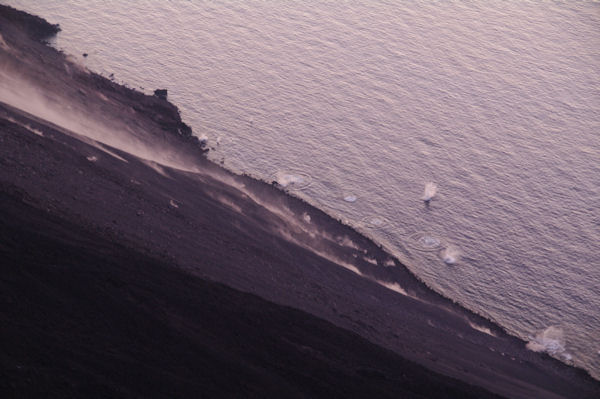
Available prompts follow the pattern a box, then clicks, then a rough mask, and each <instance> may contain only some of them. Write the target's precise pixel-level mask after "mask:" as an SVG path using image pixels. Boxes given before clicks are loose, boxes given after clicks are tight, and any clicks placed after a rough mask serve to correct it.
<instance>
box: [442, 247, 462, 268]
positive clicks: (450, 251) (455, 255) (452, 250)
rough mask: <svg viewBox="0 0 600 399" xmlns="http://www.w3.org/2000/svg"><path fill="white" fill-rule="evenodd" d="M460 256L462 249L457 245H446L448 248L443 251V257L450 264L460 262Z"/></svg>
mask: <svg viewBox="0 0 600 399" xmlns="http://www.w3.org/2000/svg"><path fill="white" fill-rule="evenodd" d="M459 257H460V251H459V249H458V248H456V247H446V249H444V250H443V251H442V259H443V260H444V262H445V263H446V264H448V265H453V264H455V263H456V262H458V259H459Z"/></svg>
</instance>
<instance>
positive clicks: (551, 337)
mask: <svg viewBox="0 0 600 399" xmlns="http://www.w3.org/2000/svg"><path fill="white" fill-rule="evenodd" d="M529 339H530V341H529V342H528V343H527V345H526V346H525V347H526V348H527V349H529V350H531V351H534V352H546V353H548V354H550V355H553V356H558V355H560V356H562V357H563V358H564V359H565V360H567V361H568V360H571V359H572V356H571V355H570V354H568V353H566V352H565V334H564V332H563V330H562V329H561V328H559V327H555V326H550V327H548V328H546V329H545V330H544V331H542V332H540V333H538V334H537V335H536V336H535V337H533V338H532V337H529Z"/></svg>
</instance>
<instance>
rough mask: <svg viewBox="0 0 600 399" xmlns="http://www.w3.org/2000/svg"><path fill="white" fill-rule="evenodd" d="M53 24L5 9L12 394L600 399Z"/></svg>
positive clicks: (2, 113) (3, 156)
mask: <svg viewBox="0 0 600 399" xmlns="http://www.w3.org/2000/svg"><path fill="white" fill-rule="evenodd" d="M58 29H59V28H58V26H56V25H52V24H49V23H47V22H46V21H43V20H41V19H39V18H37V17H32V16H27V14H25V13H20V12H18V11H16V10H13V9H10V8H9V7H4V6H0V34H1V35H2V42H3V43H4V44H5V45H4V46H2V47H1V48H0V74H2V76H0V77H1V78H2V83H0V101H1V102H2V104H0V132H1V133H0V134H1V136H0V139H1V142H0V165H1V166H2V168H1V172H0V194H1V202H0V203H1V204H2V206H1V208H0V209H1V210H2V220H4V221H5V222H4V223H2V227H1V231H0V234H2V236H1V237H2V240H1V241H0V252H1V253H2V257H3V258H4V259H6V260H8V261H7V262H4V266H3V275H4V276H5V278H4V279H3V280H2V292H3V296H4V300H3V301H2V303H3V306H2V308H1V309H0V318H1V320H2V322H3V324H4V325H5V326H6V328H4V329H3V330H2V337H3V342H6V343H10V345H9V348H6V350H5V351H4V353H3V354H2V355H1V357H0V366H1V367H2V372H1V373H2V376H3V378H2V379H3V380H4V382H2V383H0V390H2V391H4V392H6V395H3V396H4V397H23V396H37V395H38V394H40V393H42V391H37V389H38V388H35V387H34V386H33V384H32V383H31V381H34V382H35V385H36V386H38V387H46V389H45V391H43V392H44V393H46V394H48V393H49V394H50V395H48V396H57V397H58V396H81V395H84V394H85V396H143V397H148V396H156V397H159V396H171V394H174V396H190V395H198V394H201V393H203V394H206V395H212V396H223V395H224V396H248V397H264V396H269V394H272V395H275V394H277V395H278V396H298V397H300V396H308V397H332V396H334V397H336V396H342V395H344V396H351V397H364V396H374V397H387V396H389V397H392V396H396V397H397V396H398V395H400V396H405V397H419V396H425V397H457V396H458V397H469V396H471V397H486V396H490V397H491V396H493V394H498V395H502V396H507V397H557V398H558V397H578V398H584V397H590V398H591V397H597V395H599V394H600V388H599V385H598V382H597V381H595V380H593V379H592V378H591V377H589V375H588V374H587V373H586V372H584V371H582V370H579V369H576V368H573V367H570V366H567V365H565V364H563V363H561V362H559V361H557V360H556V359H553V358H551V357H549V356H547V355H543V354H539V353H533V352H531V351H528V350H526V349H525V343H524V342H523V341H521V340H519V339H517V338H515V337H512V336H509V335H507V334H506V333H505V332H504V331H503V330H502V329H501V328H499V327H498V326H496V325H494V324H493V323H490V322H489V321H487V320H485V319H483V318H481V317H478V316H477V315H474V314H472V313H470V312H469V311H467V310H465V309H462V308H460V307H459V306H456V305H455V304H453V303H452V302H451V301H450V300H448V299H446V298H443V297H441V296H440V295H438V294H436V293H434V292H432V291H431V290H429V289H428V288H427V287H425V286H424V285H423V284H422V283H421V282H419V281H418V280H417V279H416V278H414V276H412V275H411V274H410V273H409V272H408V271H407V270H406V268H405V267H404V266H403V265H401V264H400V263H399V262H398V260H397V259H393V258H391V257H390V256H389V255H388V254H387V253H385V252H384V251H383V250H382V249H381V248H379V247H378V246H377V245H375V244H374V243H373V242H371V241H369V240H368V239H366V238H365V237H363V236H361V235H359V234H358V233H356V232H355V231H354V230H352V229H350V228H348V227H347V226H344V225H341V224H340V223H339V222H338V221H336V220H333V219H332V218H330V217H329V216H328V215H326V214H324V213H323V212H321V211H320V210H318V209H315V208H313V207H311V206H309V205H308V204H306V203H304V202H303V201H301V200H299V199H296V198H292V197H290V196H288V195H286V194H285V193H284V192H282V191H281V190H280V189H279V188H277V187H274V186H272V185H269V184H267V183H264V182H260V181H256V180H254V179H252V178H250V177H247V176H237V175H234V174H232V173H230V172H228V171H226V170H224V169H222V168H220V167H219V166H218V165H215V164H214V163H212V162H210V161H208V160H207V159H206V158H205V157H204V156H203V154H204V152H205V149H204V148H203V144H202V143H201V142H199V141H198V139H197V138H196V137H195V136H193V135H192V134H191V129H190V128H189V126H187V125H185V123H183V121H182V120H181V117H180V116H179V112H178V110H177V108H176V107H175V106H174V105H173V104H171V103H169V102H168V101H167V100H166V98H161V96H148V95H144V94H143V93H139V92H137V91H135V90H132V89H129V88H126V87H123V86H120V85H118V84H116V83H114V82H112V81H110V80H109V79H106V78H104V77H102V76H100V75H97V74H95V73H93V72H90V71H87V70H85V68H83V67H81V66H79V65H78V64H77V63H76V62H75V61H74V60H71V59H69V57H68V56H66V55H64V54H61V53H60V52H58V51H56V50H55V49H53V48H51V47H49V46H47V45H45V44H44V43H43V41H44V40H45V39H47V38H48V36H50V35H51V34H53V33H56V32H57V31H58ZM52 32H53V33H52ZM7 78H10V81H9V80H7ZM21 97H22V98H21ZM373 261H374V263H373ZM390 262H392V263H393V264H394V267H384V266H383V265H385V264H390ZM77 287H82V288H81V289H78V288H77ZM84 287H85V288H84ZM132 320H133V321H132ZM109 327H112V328H109ZM194 354H195V355H194ZM207 359H210V361H208V360H207ZM288 359H289V360H288ZM292 359H293V360H292ZM123 376H127V378H125V377H123ZM177 386H180V388H176V387H177ZM40 389H42V388H40ZM177 389H180V390H179V391H178V390H177ZM490 392H493V394H492V393H490ZM220 394H223V395H220ZM45 396H46V395H45Z"/></svg>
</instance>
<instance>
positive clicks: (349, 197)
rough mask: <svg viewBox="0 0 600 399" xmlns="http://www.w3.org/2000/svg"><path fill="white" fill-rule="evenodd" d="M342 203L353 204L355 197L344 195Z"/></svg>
mask: <svg viewBox="0 0 600 399" xmlns="http://www.w3.org/2000/svg"><path fill="white" fill-rule="evenodd" d="M344 201H346V202H355V201H356V195H346V196H345V197H344Z"/></svg>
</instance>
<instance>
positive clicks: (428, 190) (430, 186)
mask: <svg viewBox="0 0 600 399" xmlns="http://www.w3.org/2000/svg"><path fill="white" fill-rule="evenodd" d="M436 193H437V185H436V184H435V183H432V182H429V183H427V184H425V191H424V192H423V201H425V202H429V201H431V200H432V199H433V197H435V194H436Z"/></svg>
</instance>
